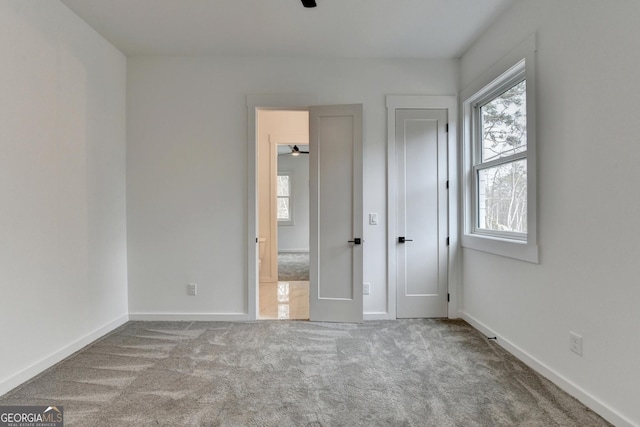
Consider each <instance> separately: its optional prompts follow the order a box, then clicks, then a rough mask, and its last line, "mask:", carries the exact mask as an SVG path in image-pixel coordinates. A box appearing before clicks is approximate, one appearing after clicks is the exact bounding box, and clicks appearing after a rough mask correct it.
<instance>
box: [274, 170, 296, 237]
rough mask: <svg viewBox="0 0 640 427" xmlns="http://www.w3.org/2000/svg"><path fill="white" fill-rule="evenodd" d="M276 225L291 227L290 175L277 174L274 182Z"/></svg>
mask: <svg viewBox="0 0 640 427" xmlns="http://www.w3.org/2000/svg"><path fill="white" fill-rule="evenodd" d="M276 187H277V188H276V193H277V202H278V203H277V212H278V225H293V203H292V198H291V196H292V194H291V174H290V173H288V172H278V179H277V181H276Z"/></svg>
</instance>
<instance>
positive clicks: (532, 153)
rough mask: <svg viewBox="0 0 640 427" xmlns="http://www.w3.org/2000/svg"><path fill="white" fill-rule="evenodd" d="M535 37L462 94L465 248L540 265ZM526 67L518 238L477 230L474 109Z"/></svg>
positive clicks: (463, 233) (463, 241)
mask: <svg viewBox="0 0 640 427" xmlns="http://www.w3.org/2000/svg"><path fill="white" fill-rule="evenodd" d="M535 52H536V39H535V34H534V35H532V36H530V37H529V38H528V39H527V40H525V41H524V42H523V43H522V44H520V45H519V46H518V47H516V48H515V49H513V50H512V51H511V52H509V54H507V55H506V56H505V57H504V58H503V59H502V60H500V61H499V62H498V63H496V64H495V65H494V66H492V67H491V68H490V69H489V70H487V71H486V72H485V73H484V74H482V76H481V77H480V78H478V79H477V80H476V81H474V82H473V83H471V84H470V85H469V86H467V87H466V88H465V89H464V90H463V91H462V92H461V94H460V99H461V100H462V116H463V120H462V123H463V125H462V179H461V182H462V187H463V188H462V212H463V215H462V231H463V232H462V237H461V244H462V247H464V248H468V249H474V250H478V251H483V252H488V253H491V254H495V255H501V256H505V257H509V258H515V259H519V260H522V261H528V262H532V263H538V252H539V251H538V239H537V196H538V192H537V185H536V183H537V162H536V97H535V94H536V81H535V69H536V66H535ZM523 60H524V63H525V64H526V66H525V69H524V76H525V79H526V81H527V234H526V239H516V238H512V237H510V236H508V235H505V236H500V235H499V234H498V233H491V234H486V233H481V232H476V230H475V219H474V218H475V215H474V212H475V207H474V204H475V195H474V180H473V170H474V168H473V150H474V146H473V142H472V135H473V125H474V124H473V108H474V105H476V104H478V103H480V102H481V101H482V100H484V99H486V97H487V95H488V93H490V92H491V93H493V92H494V91H495V89H496V88H498V87H501V86H502V87H504V86H505V85H509V84H510V83H513V82H514V81H515V80H517V79H518V78H521V76H519V67H521V63H522V62H523Z"/></svg>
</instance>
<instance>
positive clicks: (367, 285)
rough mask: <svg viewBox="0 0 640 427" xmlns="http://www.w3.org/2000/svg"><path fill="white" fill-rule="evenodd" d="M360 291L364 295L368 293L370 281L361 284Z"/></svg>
mask: <svg viewBox="0 0 640 427" xmlns="http://www.w3.org/2000/svg"><path fill="white" fill-rule="evenodd" d="M362 293H363V294H364V295H369V294H370V293H371V283H363V284H362Z"/></svg>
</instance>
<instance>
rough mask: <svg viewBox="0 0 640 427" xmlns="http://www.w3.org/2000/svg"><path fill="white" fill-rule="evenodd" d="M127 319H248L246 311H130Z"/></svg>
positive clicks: (227, 320) (240, 320)
mask: <svg viewBox="0 0 640 427" xmlns="http://www.w3.org/2000/svg"><path fill="white" fill-rule="evenodd" d="M129 320H146V321H150V320H156V321H162V320H170V321H174V322H176V321H189V322H197V321H205V322H244V321H247V320H249V315H248V314H246V313H130V314H129Z"/></svg>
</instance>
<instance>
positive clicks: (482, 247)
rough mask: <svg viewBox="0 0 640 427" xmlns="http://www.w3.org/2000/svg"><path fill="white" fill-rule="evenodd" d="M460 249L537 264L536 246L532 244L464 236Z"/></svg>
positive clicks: (469, 235)
mask: <svg viewBox="0 0 640 427" xmlns="http://www.w3.org/2000/svg"><path fill="white" fill-rule="evenodd" d="M462 247H463V248H468V249H474V250H476V251H482V252H487V253H490V254H494V255H500V256H504V257H508V258H513V259H517V260H521V261H527V262H531V263H534V264H538V245H535V244H533V243H527V242H520V241H517V240H508V239H500V238H497V237H491V236H480V235H476V234H465V235H463V236H462Z"/></svg>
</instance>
